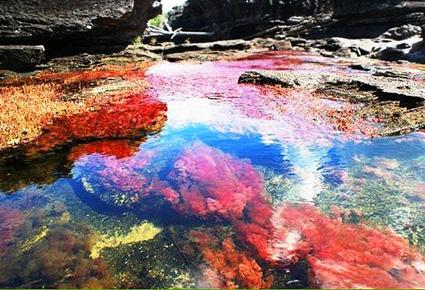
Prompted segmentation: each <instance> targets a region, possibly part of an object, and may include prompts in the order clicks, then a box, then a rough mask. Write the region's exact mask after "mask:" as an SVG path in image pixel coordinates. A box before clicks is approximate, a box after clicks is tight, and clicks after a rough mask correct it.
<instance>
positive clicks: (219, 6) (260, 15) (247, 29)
mask: <svg viewBox="0 0 425 290" xmlns="http://www.w3.org/2000/svg"><path fill="white" fill-rule="evenodd" d="M330 1H331V0H305V1H297V0H287V1H281V0H280V1H279V0H250V1H246V0H189V1H188V2H187V3H186V4H185V5H184V6H181V7H176V8H175V9H174V10H173V11H171V12H170V13H169V19H170V22H171V25H172V27H173V28H175V29H177V28H179V27H182V28H183V29H184V30H194V31H199V30H201V31H211V30H216V32H218V33H219V38H234V37H238V36H240V35H244V34H247V33H253V32H255V31H256V30H261V29H262V28H263V27H265V25H266V24H267V22H268V21H270V20H275V19H284V18H288V17H291V16H294V15H313V14H317V13H321V12H324V11H326V10H327V8H329V5H330Z"/></svg>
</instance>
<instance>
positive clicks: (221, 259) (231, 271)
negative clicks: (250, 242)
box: [191, 231, 273, 289]
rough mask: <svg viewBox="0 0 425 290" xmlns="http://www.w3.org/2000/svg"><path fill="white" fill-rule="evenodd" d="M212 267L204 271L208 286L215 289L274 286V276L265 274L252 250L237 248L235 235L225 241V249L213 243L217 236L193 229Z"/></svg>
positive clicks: (205, 282) (194, 236)
mask: <svg viewBox="0 0 425 290" xmlns="http://www.w3.org/2000/svg"><path fill="white" fill-rule="evenodd" d="M191 235H192V237H193V238H194V239H195V240H196V241H197V243H198V246H199V247H200V250H201V252H202V256H203V258H204V260H205V262H206V263H207V265H208V267H207V268H206V269H204V270H203V282H204V284H207V285H205V286H208V287H214V288H231V289H234V288H258V289H259V288H270V287H271V286H272V284H273V276H271V275H270V276H265V275H264V274H263V269H262V268H261V267H260V265H259V264H258V263H257V261H256V260H255V259H254V258H252V257H251V256H250V255H249V253H248V252H246V251H241V250H238V249H237V248H236V245H235V244H234V242H233V240H232V239H231V238H226V239H225V240H224V241H223V242H222V243H221V249H216V248H217V245H214V244H212V242H213V241H214V237H211V236H210V235H208V234H207V233H203V232H196V231H193V232H192V233H191Z"/></svg>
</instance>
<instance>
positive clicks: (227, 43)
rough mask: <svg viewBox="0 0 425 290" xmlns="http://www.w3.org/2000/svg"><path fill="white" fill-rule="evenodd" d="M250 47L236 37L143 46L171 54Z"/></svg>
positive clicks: (156, 51) (155, 51) (246, 42)
mask: <svg viewBox="0 0 425 290" xmlns="http://www.w3.org/2000/svg"><path fill="white" fill-rule="evenodd" d="M250 47H251V42H249V41H245V40H241V39H236V40H223V41H214V42H205V43H184V44H176V45H174V44H171V45H168V46H163V47H161V46H148V45H146V46H144V48H145V49H147V50H149V51H152V52H154V53H162V54H172V53H181V52H187V51H199V50H213V51H225V50H231V49H235V50H243V49H248V48H250Z"/></svg>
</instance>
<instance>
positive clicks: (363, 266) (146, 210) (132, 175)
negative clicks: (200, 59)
mask: <svg viewBox="0 0 425 290" xmlns="http://www.w3.org/2000/svg"><path fill="white" fill-rule="evenodd" d="M250 69H283V70H300V71H301V70H307V71H329V72H333V73H340V74H349V73H355V72H353V71H351V70H349V69H347V68H346V66H344V65H343V64H335V63H332V62H331V61H330V60H325V59H322V58H318V57H311V56H307V55H292V54H266V55H261V56H255V57H251V58H247V59H243V60H237V61H220V62H207V63H199V64H198V63H166V62H165V63H160V64H157V65H155V66H153V67H152V68H151V69H150V70H149V72H148V77H147V78H148V80H149V83H150V87H151V88H150V89H149V94H151V95H152V96H155V97H158V98H159V99H160V100H161V101H163V102H164V103H166V105H167V108H168V109H167V122H166V124H165V125H164V127H163V128H162V129H161V130H160V132H158V133H157V134H153V135H150V136H139V137H135V138H132V139H120V140H102V141H97V142H93V143H88V144H75V146H72V148H65V149H60V150H56V151H53V152H50V153H45V154H42V155H40V156H37V157H36V158H32V159H30V160H25V159H23V160H14V161H13V162H9V163H7V164H4V165H3V166H2V168H0V173H1V179H0V202H1V204H0V235H1V236H2V239H1V241H0V268H1V270H2V271H0V286H1V287H43V286H45V287H138V288H150V287H250V288H259V287H260V288H261V287H263V288H267V287H274V288H297V287H308V286H311V287H332V286H337V287H344V286H345V287H401V286H405V287H414V286H420V285H422V286H423V285H424V284H421V283H424V280H425V278H424V271H425V263H424V260H423V258H422V256H421V254H420V252H421V251H423V249H424V247H425V232H424V230H425V229H424V226H423V225H424V224H425V213H424V205H425V155H424V152H425V135H424V134H423V133H414V134H409V135H406V136H400V137H392V138H376V139H371V138H369V137H368V136H367V134H365V133H364V131H363V130H362V128H365V127H370V128H374V127H376V126H379V124H377V123H375V122H374V121H373V120H369V121H364V120H363V121H361V120H358V122H357V123H356V122H353V124H351V125H350V127H349V130H341V128H340V127H339V123H337V122H335V120H334V119H333V118H332V117H331V115H330V114H329V112H333V110H336V111H344V110H347V111H349V110H352V109H355V108H356V106H361V105H352V104H348V103H343V102H336V101H332V100H329V99H322V98H320V97H317V96H314V95H312V94H310V93H309V92H306V91H303V90H283V89H280V90H275V89H274V88H270V87H257V86H253V85H242V84H238V83H237V80H238V78H239V76H240V75H241V74H242V73H243V72H244V71H246V70H250ZM389 230H390V231H389ZM335 236H338V238H336V237H335ZM371 236H373V237H374V239H371V238H370V237H371ZM400 237H403V238H400ZM382 243H387V245H389V246H388V247H384V246H382ZM407 243H409V245H410V246H408V245H407ZM319 244H320V245H321V246H320V247H319V246H318V245H319ZM390 247H391V249H389V248H390ZM365 248H366V249H369V250H368V251H367V252H368V253H365ZM353 257H354V258H353ZM380 257H381V258H380ZM330 265H332V266H330ZM308 269H310V270H311V271H312V272H313V273H314V275H313V277H312V276H311V275H310V277H308V275H307V274H308ZM356 271H358V273H359V276H360V277H357V276H355V275H351V274H350V275H348V274H347V273H357V272H356ZM361 271H363V272H361ZM375 277H380V278H378V281H373V279H374V278H375Z"/></svg>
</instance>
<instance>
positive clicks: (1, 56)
mask: <svg viewBox="0 0 425 290" xmlns="http://www.w3.org/2000/svg"><path fill="white" fill-rule="evenodd" d="M43 61H44V46H42V45H32V46H28V45H0V69H11V70H18V71H21V70H31V69H33V68H34V67H35V66H36V65H38V64H41V63H42V62H43Z"/></svg>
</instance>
